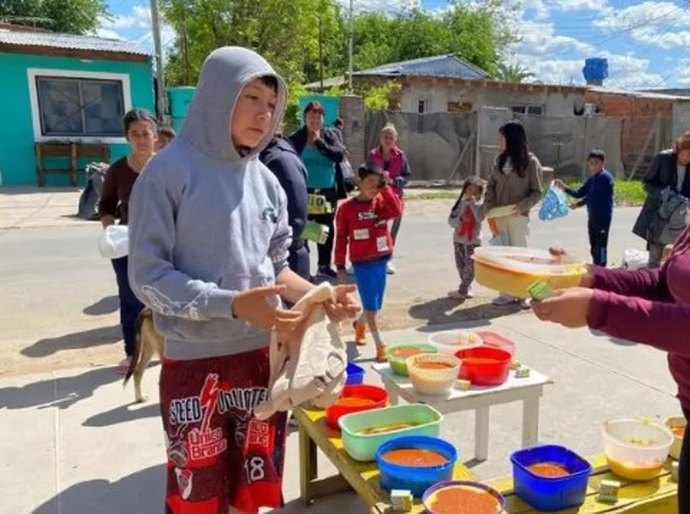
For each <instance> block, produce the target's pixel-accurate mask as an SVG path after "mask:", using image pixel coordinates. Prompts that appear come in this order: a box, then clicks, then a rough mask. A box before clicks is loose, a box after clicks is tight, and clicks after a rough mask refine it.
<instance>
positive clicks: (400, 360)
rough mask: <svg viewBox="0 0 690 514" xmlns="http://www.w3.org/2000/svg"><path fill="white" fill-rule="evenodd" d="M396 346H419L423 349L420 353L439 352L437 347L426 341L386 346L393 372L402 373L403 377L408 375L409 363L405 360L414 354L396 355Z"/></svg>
mask: <svg viewBox="0 0 690 514" xmlns="http://www.w3.org/2000/svg"><path fill="white" fill-rule="evenodd" d="M396 348H417V349H419V350H421V351H420V352H419V353H438V349H437V348H436V347H434V346H431V345H430V344H426V343H402V344H396V345H393V346H389V347H388V348H386V359H388V364H390V366H391V369H392V370H393V373H395V374H396V375H402V376H403V377H406V376H408V375H407V364H406V363H405V362H406V361H407V359H408V357H411V356H412V355H406V356H403V357H398V356H396V355H394V352H395V350H396Z"/></svg>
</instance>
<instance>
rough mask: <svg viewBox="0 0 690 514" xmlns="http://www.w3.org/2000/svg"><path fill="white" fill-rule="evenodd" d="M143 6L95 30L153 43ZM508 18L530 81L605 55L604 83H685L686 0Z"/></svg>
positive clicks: (618, 2)
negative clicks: (531, 74) (607, 69)
mask: <svg viewBox="0 0 690 514" xmlns="http://www.w3.org/2000/svg"><path fill="white" fill-rule="evenodd" d="M340 1H341V2H343V3H344V4H347V3H348V1H347V0H340ZM353 1H354V7H355V9H356V10H365V11H376V10H381V11H383V10H386V11H391V10H396V9H400V8H402V7H403V6H405V5H410V4H411V3H415V2H417V3H418V4H421V5H422V6H423V7H424V8H425V9H429V10H432V11H434V12H442V11H443V10H444V9H447V8H448V2H447V1H446V0H353ZM468 1H479V0H468ZM148 5H149V2H148V1H145V0H144V1H142V0H109V1H108V6H109V10H110V13H111V14H112V19H111V20H101V26H100V28H99V29H98V34H99V35H101V36H104V37H115V38H119V39H126V40H131V41H134V42H136V43H137V44H138V45H140V46H142V47H143V48H146V49H151V48H152V46H153V44H152V38H151V28H150V16H149V9H148ZM511 20H512V23H513V24H514V28H515V30H516V32H517V33H518V35H519V36H520V41H519V42H518V43H516V44H515V45H513V46H512V47H511V48H509V49H508V50H507V51H506V55H505V58H506V60H508V61H509V62H511V63H514V64H519V65H520V66H521V67H523V68H525V69H527V70H528V71H531V72H532V73H534V75H535V80H539V81H541V82H544V83H547V84H583V83H584V78H583V76H582V68H583V66H584V62H585V59H586V58H588V57H603V58H606V59H607V60H608V68H609V77H608V79H606V80H605V82H604V85H605V86H609V87H615V88H623V89H642V88H645V89H656V88H683V87H684V88H690V0H662V1H639V0H522V1H521V2H520V8H519V9H518V11H517V12H515V13H514V14H512V15H511ZM161 40H162V43H163V46H164V48H165V47H167V48H170V47H171V46H172V45H173V44H174V40H175V33H174V31H173V30H172V29H171V28H170V27H168V26H164V27H163V30H162V37H161ZM355 44H356V42H355Z"/></svg>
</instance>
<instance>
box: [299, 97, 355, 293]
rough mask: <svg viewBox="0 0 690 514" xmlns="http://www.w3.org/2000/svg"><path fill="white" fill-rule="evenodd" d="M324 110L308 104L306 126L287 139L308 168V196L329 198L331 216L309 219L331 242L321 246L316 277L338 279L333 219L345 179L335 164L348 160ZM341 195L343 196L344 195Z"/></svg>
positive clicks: (319, 247) (305, 111) (312, 216)
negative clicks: (326, 123) (333, 263)
mask: <svg viewBox="0 0 690 514" xmlns="http://www.w3.org/2000/svg"><path fill="white" fill-rule="evenodd" d="M323 114H324V110H323V107H322V106H321V104H320V103H319V102H309V103H308V104H307V106H306V107H305V108H304V126H303V127H302V128H300V129H299V130H297V131H296V132H294V133H293V134H291V135H290V136H288V140H289V141H290V143H291V144H292V146H293V147H294V148H295V150H296V151H297V153H298V154H299V156H300V158H301V159H302V162H303V163H304V165H305V167H306V168H307V190H308V193H309V194H314V195H321V196H323V197H325V198H326V200H327V202H328V204H329V205H330V207H331V212H329V213H320V214H311V215H310V216H309V219H311V220H313V221H315V222H316V223H320V224H322V225H326V226H327V227H328V229H329V235H328V240H327V241H326V243H325V244H323V245H318V252H319V259H318V270H317V273H316V276H317V277H322V278H328V279H331V278H336V277H337V274H336V272H335V270H334V269H333V268H332V267H331V260H332V254H333V236H334V227H333V219H334V218H335V210H336V206H337V203H338V194H339V192H340V191H342V190H344V185H343V184H339V182H341V181H342V175H341V177H340V180H338V178H339V177H338V175H339V174H337V173H336V164H339V163H340V162H341V161H342V160H343V158H344V157H345V147H344V146H343V145H342V143H341V142H340V140H339V139H338V135H337V134H336V133H335V130H334V129H333V128H328V127H324V125H323ZM341 194H342V193H341Z"/></svg>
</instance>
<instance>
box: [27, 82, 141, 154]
mask: <svg viewBox="0 0 690 514" xmlns="http://www.w3.org/2000/svg"><path fill="white" fill-rule="evenodd" d="M27 75H28V81H29V98H30V100H31V122H32V124H33V129H34V141H35V142H37V143H44V142H46V141H55V140H60V141H70V142H76V143H108V144H126V143H127V139H126V138H125V137H124V136H118V137H112V136H44V135H43V133H42V132H41V111H40V109H39V104H38V90H37V86H36V78H37V77H49V78H53V77H59V78H73V79H95V80H111V81H118V82H120V83H122V99H123V102H124V109H125V112H128V111H130V110H131V109H132V92H131V90H130V83H129V75H128V74H127V73H101V72H94V71H80V70H56V69H51V68H29V69H28V70H27Z"/></svg>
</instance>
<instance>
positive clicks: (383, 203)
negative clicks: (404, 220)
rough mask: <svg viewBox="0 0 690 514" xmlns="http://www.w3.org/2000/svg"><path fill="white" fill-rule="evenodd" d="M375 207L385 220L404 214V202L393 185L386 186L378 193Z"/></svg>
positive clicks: (380, 216)
mask: <svg viewBox="0 0 690 514" xmlns="http://www.w3.org/2000/svg"><path fill="white" fill-rule="evenodd" d="M374 201H375V202H376V204H375V207H374V209H375V210H376V213H377V214H378V215H379V218H381V219H383V220H394V219H395V218H399V217H400V216H401V215H402V210H403V206H402V202H401V201H400V198H398V195H396V194H395V192H394V191H393V188H392V187H391V186H386V187H384V188H383V189H381V191H380V192H379V194H378V195H376V199H375V200H374Z"/></svg>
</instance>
